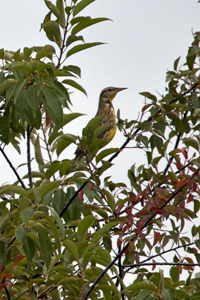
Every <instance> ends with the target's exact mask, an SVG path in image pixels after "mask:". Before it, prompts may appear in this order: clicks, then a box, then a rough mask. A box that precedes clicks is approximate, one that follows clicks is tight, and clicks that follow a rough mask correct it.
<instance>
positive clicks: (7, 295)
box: [5, 286, 11, 300]
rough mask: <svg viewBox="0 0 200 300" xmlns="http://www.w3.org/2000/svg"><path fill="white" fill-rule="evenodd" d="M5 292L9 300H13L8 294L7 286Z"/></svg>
mask: <svg viewBox="0 0 200 300" xmlns="http://www.w3.org/2000/svg"><path fill="white" fill-rule="evenodd" d="M5 291H6V295H7V298H8V300H11V298H10V295H9V292H8V289H7V287H6V286H5Z"/></svg>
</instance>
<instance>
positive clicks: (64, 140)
mask: <svg viewBox="0 0 200 300" xmlns="http://www.w3.org/2000/svg"><path fill="white" fill-rule="evenodd" d="M71 143H76V138H75V137H74V136H73V135H70V134H65V135H62V136H61V137H59V138H58V141H57V146H56V153H57V155H58V156H59V155H60V154H61V153H62V151H63V150H65V149H66V148H67V147H68V146H69V145H70V144H71Z"/></svg>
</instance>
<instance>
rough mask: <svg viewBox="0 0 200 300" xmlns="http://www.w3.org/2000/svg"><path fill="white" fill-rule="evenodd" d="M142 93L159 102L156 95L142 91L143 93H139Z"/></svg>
mask: <svg viewBox="0 0 200 300" xmlns="http://www.w3.org/2000/svg"><path fill="white" fill-rule="evenodd" d="M139 94H140V95H142V96H144V97H145V98H148V99H151V100H153V101H154V102H157V98H156V96H155V95H153V94H151V93H149V92H142V93H139Z"/></svg>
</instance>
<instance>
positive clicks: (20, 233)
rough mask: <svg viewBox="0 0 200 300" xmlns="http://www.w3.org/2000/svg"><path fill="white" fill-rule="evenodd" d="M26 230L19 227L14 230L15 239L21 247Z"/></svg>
mask: <svg viewBox="0 0 200 300" xmlns="http://www.w3.org/2000/svg"><path fill="white" fill-rule="evenodd" d="M26 232H27V230H26V229H25V228H24V227H23V226H19V227H17V228H16V229H15V237H16V239H17V240H18V242H19V243H20V244H21V246H22V245H23V244H24V241H25V237H26Z"/></svg>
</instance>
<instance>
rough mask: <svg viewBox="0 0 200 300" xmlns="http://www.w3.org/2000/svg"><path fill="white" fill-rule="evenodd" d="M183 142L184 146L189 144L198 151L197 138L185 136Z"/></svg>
mask: <svg viewBox="0 0 200 300" xmlns="http://www.w3.org/2000/svg"><path fill="white" fill-rule="evenodd" d="M183 142H184V144H185V145H186V146H191V147H192V148H194V149H196V150H197V151H199V143H198V142H197V140H195V139H192V138H186V139H183Z"/></svg>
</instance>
